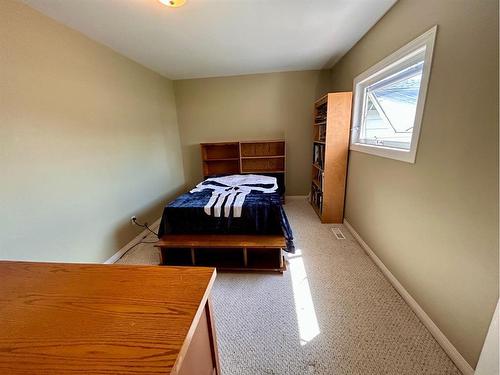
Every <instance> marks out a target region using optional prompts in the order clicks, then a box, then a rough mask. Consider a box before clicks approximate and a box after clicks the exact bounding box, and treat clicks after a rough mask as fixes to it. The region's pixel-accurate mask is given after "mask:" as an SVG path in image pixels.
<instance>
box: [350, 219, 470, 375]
mask: <svg viewBox="0 0 500 375" xmlns="http://www.w3.org/2000/svg"><path fill="white" fill-rule="evenodd" d="M344 225H345V226H346V228H347V229H348V230H349V232H351V234H352V235H353V237H354V238H355V239H356V241H358V243H359V244H360V246H361V247H362V248H363V250H364V251H365V252H366V253H367V254H368V256H369V257H370V258H371V259H372V260H373V262H374V263H375V264H376V265H377V266H378V268H380V270H381V271H382V273H383V274H384V276H385V277H386V278H387V280H389V282H390V283H391V284H392V286H393V287H394V289H396V291H397V292H398V293H399V294H400V295H401V297H403V299H404V300H405V301H406V303H407V304H408V305H409V306H410V307H411V309H412V310H413V312H414V313H415V314H416V315H417V317H418V318H419V319H420V321H421V322H422V323H423V324H424V325H425V326H426V327H427V329H428V330H429V331H430V333H431V334H432V336H434V338H435V339H436V341H437V342H438V343H439V345H441V347H442V348H443V350H444V351H445V352H446V354H448V356H449V357H450V359H451V360H452V361H453V363H455V366H457V367H458V369H459V370H460V371H461V372H462V373H463V374H464V375H473V374H474V370H473V368H472V367H471V366H470V365H469V363H468V362H467V361H466V360H465V358H464V357H462V355H461V354H460V353H459V351H458V350H457V348H455V346H453V344H452V343H451V342H450V340H448V338H447V337H446V336H445V334H444V333H443V332H442V331H441V330H440V329H439V327H438V326H437V325H436V324H435V323H434V322H433V321H432V319H431V318H430V317H429V315H427V313H426V312H425V311H424V309H422V307H420V305H419V304H418V302H417V301H415V299H414V298H413V297H412V296H411V295H410V293H408V291H407V290H406V289H405V288H404V286H403V285H402V284H401V283H400V282H399V281H398V279H396V277H395V276H394V275H393V274H392V273H391V271H389V269H388V268H387V267H386V266H385V265H384V263H383V262H382V261H381V260H380V258H379V257H378V256H377V255H376V254H375V253H374V252H373V250H372V249H371V248H370V246H368V244H367V243H366V242H365V241H364V240H363V239H362V238H361V236H360V235H359V234H358V232H356V230H355V229H354V228H353V227H352V225H351V224H349V222H348V221H347V220H345V219H344Z"/></svg>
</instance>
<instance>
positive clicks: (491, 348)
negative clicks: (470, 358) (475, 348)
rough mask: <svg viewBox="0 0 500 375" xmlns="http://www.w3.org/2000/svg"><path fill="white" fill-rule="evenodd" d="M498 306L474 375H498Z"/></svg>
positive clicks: (499, 367)
mask: <svg viewBox="0 0 500 375" xmlns="http://www.w3.org/2000/svg"><path fill="white" fill-rule="evenodd" d="M498 304H499V302H497V307H496V308H495V312H494V313H493V317H492V318H491V323H490V328H489V329H488V333H487V334H486V339H485V340H484V345H483V349H482V350H481V355H480V356H479V361H478V362H477V365H476V372H475V373H474V374H475V375H498V373H499V370H500V363H499V360H500V359H499V354H498V348H499V342H498V340H499V335H498Z"/></svg>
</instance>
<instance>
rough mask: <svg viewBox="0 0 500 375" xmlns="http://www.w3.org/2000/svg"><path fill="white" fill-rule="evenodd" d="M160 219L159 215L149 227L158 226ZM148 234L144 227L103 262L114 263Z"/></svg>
mask: <svg viewBox="0 0 500 375" xmlns="http://www.w3.org/2000/svg"><path fill="white" fill-rule="evenodd" d="M160 221H161V217H160V218H159V219H158V220H156V221H155V222H154V223H153V224H151V225H150V228H152V229H155V228H157V227H159V226H160ZM149 234H150V232H149V231H148V230H147V229H144V230H143V231H142V232H141V233H139V234H138V235H137V236H135V237H134V239H133V240H132V241H130V242H129V243H128V244H126V245H125V246H123V247H122V248H121V249H120V250H118V251H117V252H116V253H114V254H113V255H112V256H111V258H109V259H108V260H107V261H105V262H104V264H113V263H115V262H116V261H117V260H118V259H120V258H121V257H122V256H123V254H125V253H126V252H127V251H129V250H130V249H131V248H133V247H134V246H136V245H137V244H138V243H139V242H141V241H142V240H143V239H144V238H146V237H147V236H148V235H149Z"/></svg>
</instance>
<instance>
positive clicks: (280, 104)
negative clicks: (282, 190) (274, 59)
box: [174, 71, 329, 195]
mask: <svg viewBox="0 0 500 375" xmlns="http://www.w3.org/2000/svg"><path fill="white" fill-rule="evenodd" d="M328 74H329V72H328V71H303V72H286V73H270V74H253V75H243V76H232V77H218V78H205V79H189V80H178V81H174V87H175V96H176V101H177V114H178V118H179V129H180V134H181V142H182V153H183V157H184V173H185V176H186V182H187V183H188V184H191V185H194V184H196V183H197V182H199V181H200V179H201V178H202V170H201V155H200V145H199V144H200V143H201V142H216V141H234V140H236V141H242V140H260V139H276V138H284V139H286V141H287V182H286V186H287V195H305V194H307V193H308V190H309V183H310V181H309V180H310V177H311V176H310V175H311V168H310V159H311V152H312V151H311V147H312V146H311V140H312V138H311V137H312V129H311V127H312V124H311V121H312V106H313V103H314V101H315V100H316V99H317V98H318V97H320V96H321V95H322V94H323V93H324V92H326V91H327V90H326V87H325V85H327V84H329V75H328Z"/></svg>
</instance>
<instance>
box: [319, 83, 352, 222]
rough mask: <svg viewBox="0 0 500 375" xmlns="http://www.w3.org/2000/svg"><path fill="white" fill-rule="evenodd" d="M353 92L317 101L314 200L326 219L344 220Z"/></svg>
mask: <svg viewBox="0 0 500 375" xmlns="http://www.w3.org/2000/svg"><path fill="white" fill-rule="evenodd" d="M351 103H352V93H351V92H338V93H330V94H327V95H325V96H323V97H322V98H320V99H318V100H317V101H316V102H315V103H314V122H313V155H312V181H311V195H310V202H311V205H312V206H313V208H314V210H315V211H316V213H317V214H318V216H319V217H320V219H321V222H323V223H342V221H343V219H344V198H345V184H346V175H347V155H348V151H349V129H350V123H351Z"/></svg>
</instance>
